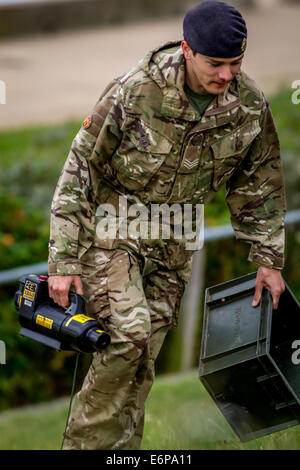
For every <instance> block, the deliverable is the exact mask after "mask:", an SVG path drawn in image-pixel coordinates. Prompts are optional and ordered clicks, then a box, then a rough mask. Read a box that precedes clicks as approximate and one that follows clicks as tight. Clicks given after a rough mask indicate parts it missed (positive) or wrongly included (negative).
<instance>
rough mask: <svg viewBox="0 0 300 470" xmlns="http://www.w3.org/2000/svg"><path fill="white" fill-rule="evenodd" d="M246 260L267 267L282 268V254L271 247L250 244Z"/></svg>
mask: <svg viewBox="0 0 300 470" xmlns="http://www.w3.org/2000/svg"><path fill="white" fill-rule="evenodd" d="M248 261H252V262H253V263H256V264H258V265H259V266H266V267H267V268H273V269H283V267H284V254H283V253H279V252H278V251H275V250H274V249H272V248H266V247H260V248H258V247H257V246H254V245H252V247H251V250H250V253H249V256H248Z"/></svg>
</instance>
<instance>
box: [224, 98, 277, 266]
mask: <svg viewBox="0 0 300 470" xmlns="http://www.w3.org/2000/svg"><path fill="white" fill-rule="evenodd" d="M260 127H261V131H260V133H259V135H258V136H257V137H256V139H255V140H254V142H253V143H252V145H251V147H250V149H249V152H248V154H247V156H246V157H245V160H244V161H243V163H242V165H241V167H240V168H239V169H238V170H237V172H235V173H234V174H233V175H232V177H231V178H230V180H229V181H228V182H227V185H226V189H227V193H226V202H227V204H228V207H229V211H230V215H231V223H232V227H233V229H234V231H235V234H236V238H237V239H240V240H243V241H246V242H249V243H251V245H252V246H251V249H250V253H249V256H248V261H252V262H254V263H256V264H258V265H260V266H267V267H270V268H274V269H282V268H283V266H284V243H285V229H284V217H285V213H286V198H285V186H284V179H283V170H282V164H281V159H280V145H279V139H278V135H277V131H276V128H275V124H274V121H273V117H272V113H271V110H270V108H269V105H268V103H265V104H264V107H263V110H262V114H261V119H260Z"/></svg>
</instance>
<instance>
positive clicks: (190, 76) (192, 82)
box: [185, 61, 207, 93]
mask: <svg viewBox="0 0 300 470" xmlns="http://www.w3.org/2000/svg"><path fill="white" fill-rule="evenodd" d="M185 65H186V68H185V83H186V84H187V85H188V86H189V87H190V88H191V89H192V90H193V91H194V92H195V93H207V91H206V90H205V88H203V86H202V85H201V84H200V83H199V81H198V78H197V76H196V75H195V73H194V71H193V70H192V69H191V67H190V63H189V62H188V61H186V63H185Z"/></svg>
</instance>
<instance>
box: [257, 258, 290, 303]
mask: <svg viewBox="0 0 300 470" xmlns="http://www.w3.org/2000/svg"><path fill="white" fill-rule="evenodd" d="M264 287H265V288H266V289H268V290H269V291H270V292H271V295H272V299H273V308H274V310H276V309H277V307H278V302H279V297H280V295H281V294H282V292H283V291H284V290H285V285H284V282H283V279H282V277H281V272H280V271H278V270H277V269H272V268H267V267H265V266H260V267H259V269H258V271H257V276H256V283H255V293H254V298H253V301H252V307H257V305H258V304H259V302H260V299H261V294H262V290H263V288H264Z"/></svg>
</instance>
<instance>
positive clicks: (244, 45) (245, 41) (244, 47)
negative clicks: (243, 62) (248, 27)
mask: <svg viewBox="0 0 300 470" xmlns="http://www.w3.org/2000/svg"><path fill="white" fill-rule="evenodd" d="M246 46H247V39H246V38H244V39H243V41H242V45H241V51H242V52H244V50H245V49H246Z"/></svg>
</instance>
